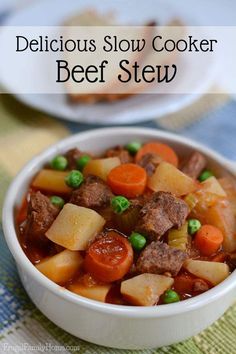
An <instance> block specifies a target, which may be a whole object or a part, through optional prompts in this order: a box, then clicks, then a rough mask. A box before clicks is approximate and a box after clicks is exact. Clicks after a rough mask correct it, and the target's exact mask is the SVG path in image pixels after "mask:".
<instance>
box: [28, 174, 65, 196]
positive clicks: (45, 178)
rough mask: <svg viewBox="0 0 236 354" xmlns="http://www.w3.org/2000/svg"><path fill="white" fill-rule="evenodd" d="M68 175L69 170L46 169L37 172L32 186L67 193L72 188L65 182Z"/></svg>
mask: <svg viewBox="0 0 236 354" xmlns="http://www.w3.org/2000/svg"><path fill="white" fill-rule="evenodd" d="M67 175H68V172H63V171H54V170H46V169H44V170H41V171H40V172H39V173H38V174H37V176H36V177H35V179H34V180H33V183H32V186H33V187H35V188H38V189H40V190H44V191H48V192H50V193H52V192H53V193H58V194H67V193H70V192H71V188H69V187H68V186H67V184H66V183H65V177H66V176H67Z"/></svg>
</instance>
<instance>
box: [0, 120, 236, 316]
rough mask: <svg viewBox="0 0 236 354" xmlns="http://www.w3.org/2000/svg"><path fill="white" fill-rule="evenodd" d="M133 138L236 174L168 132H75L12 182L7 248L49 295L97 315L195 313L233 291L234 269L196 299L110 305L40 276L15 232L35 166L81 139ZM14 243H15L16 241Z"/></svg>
mask: <svg viewBox="0 0 236 354" xmlns="http://www.w3.org/2000/svg"><path fill="white" fill-rule="evenodd" d="M111 134H113V135H114V134H115V135H116V136H117V135H129V136H130V135H134V136H136V137H137V136H138V135H140V136H145V137H146V138H147V139H148V138H149V139H150V138H155V139H158V138H163V139H168V140H172V141H173V143H180V144H181V145H186V147H191V148H192V149H197V150H198V151H201V152H203V153H204V154H206V155H207V156H209V157H210V158H213V159H214V160H215V161H216V162H217V163H219V164H220V165H221V166H222V167H223V168H225V169H226V170H227V171H228V172H230V173H232V174H236V166H235V165H234V164H233V163H232V161H229V160H227V159H226V158H224V157H223V156H221V155H220V154H218V153H217V152H215V151H214V150H212V149H210V148H208V147H205V146H204V145H203V144H199V143H197V142H195V141H194V140H192V139H189V138H185V137H183V136H180V135H176V134H173V133H169V132H164V131H161V130H158V129H150V128H137V127H112V128H99V129H92V130H89V131H85V132H82V133H77V134H74V135H70V136H69V137H67V138H65V139H63V140H60V141H59V142H57V143H56V144H53V145H51V146H50V147H49V148H47V149H45V150H44V151H43V152H42V153H40V154H38V155H36V156H35V157H34V158H33V159H32V160H30V161H29V162H28V163H27V164H26V165H25V166H24V167H23V168H22V169H21V171H20V172H19V173H18V174H17V176H16V177H15V178H14V179H13V181H12V183H11V185H10V187H9V189H8V191H7V194H6V197H5V200H4V205H3V212H2V226H3V233H4V236H5V240H6V242H7V245H8V248H9V249H10V252H11V254H12V255H13V257H14V260H15V261H16V264H17V266H20V268H21V269H23V270H25V271H26V272H27V273H28V274H29V275H30V277H32V278H33V279H34V280H35V281H37V282H38V283H40V285H42V286H43V287H45V288H46V289H47V290H49V291H50V292H52V293H53V294H54V295H56V296H57V297H59V298H62V299H64V300H67V301H69V302H72V303H74V304H77V305H78V306H83V307H86V308H89V309H90V310H95V311H97V312H102V313H107V314H112V315H117V316H120V317H129V318H154V317H155V318H157V317H168V316H172V315H177V314H179V313H185V312H188V311H191V310H197V309H198V308H199V307H202V306H206V305H207V304H209V303H210V302H213V301H216V300H217V299H219V298H220V297H223V296H224V295H226V294H228V293H229V292H230V291H233V290H235V288H236V270H235V271H234V272H233V273H232V274H230V275H229V277H228V278H226V279H225V280H224V281H223V282H221V283H220V284H218V285H216V286H215V287H213V288H212V289H210V290H208V291H206V292H205V293H203V294H200V295H198V296H196V297H193V298H190V299H187V300H184V301H181V302H178V303H173V304H168V305H162V306H151V307H141V306H127V305H113V304H108V303H102V302H98V301H95V300H91V299H88V298H85V297H83V296H80V295H77V294H74V293H72V292H71V291H69V290H67V289H65V288H63V287H61V286H59V285H58V284H56V283H54V282H53V281H51V280H50V279H48V278H47V277H46V276H44V275H43V274H42V273H40V272H39V271H38V270H37V269H36V267H35V266H34V265H33V264H32V263H31V262H30V260H29V259H28V258H27V256H26V255H25V253H24V251H23V249H22V247H21V246H20V243H19V241H18V237H17V234H16V230H15V221H14V208H15V198H16V194H17V191H18V190H19V189H20V187H21V185H22V184H23V182H24V180H25V178H27V176H28V175H29V174H30V172H31V171H32V170H33V169H37V165H39V164H42V163H44V162H46V161H47V159H48V158H49V157H50V156H52V155H53V154H55V152H56V151H65V150H66V148H67V147H68V145H71V146H72V145H73V144H74V146H76V145H77V144H79V143H80V142H82V141H83V140H87V139H91V138H92V137H93V136H94V137H98V135H99V136H100V137H101V138H104V136H105V135H111ZM16 241H17V242H16Z"/></svg>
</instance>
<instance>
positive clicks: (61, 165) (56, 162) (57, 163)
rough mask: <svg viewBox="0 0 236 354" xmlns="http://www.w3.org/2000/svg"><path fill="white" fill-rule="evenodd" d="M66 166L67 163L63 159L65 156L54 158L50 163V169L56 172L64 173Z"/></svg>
mask: <svg viewBox="0 0 236 354" xmlns="http://www.w3.org/2000/svg"><path fill="white" fill-rule="evenodd" d="M67 166H68V161H67V159H66V158H65V156H62V155H58V156H56V157H54V159H53V160H52V161H51V167H52V168H53V169H54V170H58V171H64V170H65V169H66V168H67Z"/></svg>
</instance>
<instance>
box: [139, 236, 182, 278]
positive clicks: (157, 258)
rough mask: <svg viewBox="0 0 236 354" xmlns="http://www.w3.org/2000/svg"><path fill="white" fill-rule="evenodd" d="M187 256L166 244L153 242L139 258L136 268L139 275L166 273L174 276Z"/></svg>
mask: <svg viewBox="0 0 236 354" xmlns="http://www.w3.org/2000/svg"><path fill="white" fill-rule="evenodd" d="M186 259H187V254H186V253H185V252H183V251H181V250H179V249H177V248H172V247H169V246H168V245H167V244H166V243H161V242H159V241H154V242H152V243H150V245H148V246H147V247H146V248H145V249H144V250H143V251H142V253H141V255H140V256H139V258H138V260H137V263H136V267H137V271H138V272H139V273H153V274H163V273H166V272H169V273H171V275H172V276H176V275H177V274H178V272H179V271H180V269H181V267H182V265H183V262H184V261H185V260H186Z"/></svg>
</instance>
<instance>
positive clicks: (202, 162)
mask: <svg viewBox="0 0 236 354" xmlns="http://www.w3.org/2000/svg"><path fill="white" fill-rule="evenodd" d="M206 164H207V161H206V158H205V157H204V156H203V155H202V154H201V153H200V152H197V151H195V152H193V153H192V155H191V156H190V157H189V159H188V160H187V161H186V162H185V164H184V165H183V167H182V172H183V173H185V174H186V175H188V176H189V177H191V178H194V179H197V178H198V177H199V176H200V174H201V172H202V170H204V168H205V167H206Z"/></svg>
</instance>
